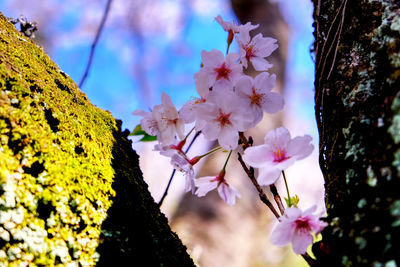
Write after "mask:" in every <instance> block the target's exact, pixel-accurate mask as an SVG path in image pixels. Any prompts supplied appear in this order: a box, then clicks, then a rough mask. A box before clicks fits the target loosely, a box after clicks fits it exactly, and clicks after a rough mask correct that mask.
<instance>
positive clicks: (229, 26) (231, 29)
mask: <svg viewBox="0 0 400 267" xmlns="http://www.w3.org/2000/svg"><path fill="white" fill-rule="evenodd" d="M215 20H216V21H217V22H218V23H219V24H220V25H221V26H222V28H223V29H224V30H225V31H226V32H228V45H230V44H231V43H232V40H233V36H234V35H235V34H236V33H239V32H240V31H242V32H247V33H248V32H250V31H251V30H254V29H256V28H258V26H259V24H257V25H252V24H251V23H250V22H247V23H246V24H244V25H238V24H236V23H234V22H233V23H232V22H227V21H224V20H223V19H222V17H221V16H220V15H218V16H216V17H215Z"/></svg>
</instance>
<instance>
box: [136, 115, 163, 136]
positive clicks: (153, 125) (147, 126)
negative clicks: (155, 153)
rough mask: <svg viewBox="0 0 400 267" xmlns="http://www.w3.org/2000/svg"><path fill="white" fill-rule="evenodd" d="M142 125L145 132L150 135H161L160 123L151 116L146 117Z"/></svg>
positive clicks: (141, 122)
mask: <svg viewBox="0 0 400 267" xmlns="http://www.w3.org/2000/svg"><path fill="white" fill-rule="evenodd" d="M140 125H141V126H142V129H143V131H145V132H146V133H147V134H149V135H153V136H156V135H157V136H158V135H159V134H160V129H159V128H158V123H157V121H156V120H154V119H153V118H152V117H151V116H146V117H144V118H143V119H141V120H140Z"/></svg>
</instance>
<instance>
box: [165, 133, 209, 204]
mask: <svg viewBox="0 0 400 267" xmlns="http://www.w3.org/2000/svg"><path fill="white" fill-rule="evenodd" d="M193 129H194V128H193ZM193 129H192V130H191V131H190V132H192V131H193ZM190 132H189V134H190ZM189 134H188V135H187V136H186V138H187V137H188V136H189ZM200 134H201V131H198V132H196V134H195V135H194V137H193V139H192V141H190V144H189V146H188V147H187V148H186V150H185V154H186V153H188V152H189V149H190V148H191V147H192V145H193V143H194V141H196V139H197V137H199V135H200ZM175 173H176V170H175V169H174V170H173V171H172V173H171V176H170V177H169V181H168V184H167V187H166V188H165V190H164V194H163V195H162V197H161V199H160V201H159V202H158V207H161V205H162V203H163V202H164V199H165V197H166V196H167V194H168V190H169V187H170V185H171V182H172V179H174V176H175Z"/></svg>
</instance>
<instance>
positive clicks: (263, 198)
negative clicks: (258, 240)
mask: <svg viewBox="0 0 400 267" xmlns="http://www.w3.org/2000/svg"><path fill="white" fill-rule="evenodd" d="M238 160H239V162H240V164H241V165H242V168H243V170H244V171H245V172H246V174H247V176H248V177H249V178H250V181H251V182H252V183H253V185H254V187H255V188H256V189H257V191H258V195H259V196H260V199H261V201H262V202H263V203H264V204H265V205H267V207H268V208H269V209H270V210H271V211H272V213H273V214H274V215H275V217H276V218H277V219H278V218H279V217H280V215H279V213H278V212H277V211H276V209H275V208H274V206H273V205H272V203H271V202H270V201H269V200H268V198H267V195H265V193H264V191H263V190H262V188H261V186H260V185H259V183H258V182H257V180H256V177H255V176H254V169H253V168H251V167H250V169H249V168H247V166H246V164H245V163H244V161H243V159H242V155H241V154H240V153H239V152H238Z"/></svg>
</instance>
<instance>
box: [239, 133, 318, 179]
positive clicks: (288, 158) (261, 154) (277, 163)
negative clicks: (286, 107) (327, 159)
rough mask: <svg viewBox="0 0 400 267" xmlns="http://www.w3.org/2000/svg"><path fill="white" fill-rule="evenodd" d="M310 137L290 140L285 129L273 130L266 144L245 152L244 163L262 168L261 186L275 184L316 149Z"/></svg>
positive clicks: (259, 176) (267, 136)
mask: <svg viewBox="0 0 400 267" xmlns="http://www.w3.org/2000/svg"><path fill="white" fill-rule="evenodd" d="M311 140H312V138H311V136H309V135H304V136H297V137H295V138H293V139H291V138H290V133H289V131H288V130H287V129H286V128H285V127H280V128H277V129H275V130H271V131H269V132H268V133H267V135H266V136H265V139H264V141H265V144H263V145H259V146H253V147H249V148H247V149H246V150H245V151H244V154H243V161H244V162H246V163H247V164H249V165H250V166H252V167H255V168H260V171H259V175H258V177H257V181H258V183H259V184H260V185H270V184H273V183H275V181H276V180H277V179H278V178H279V176H280V173H281V172H282V171H283V170H285V169H286V168H288V167H289V166H290V165H292V164H293V163H294V162H295V161H296V160H301V159H303V158H305V157H307V156H308V155H310V154H311V152H312V151H313V149H314V146H313V145H312V144H310V142H311Z"/></svg>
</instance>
